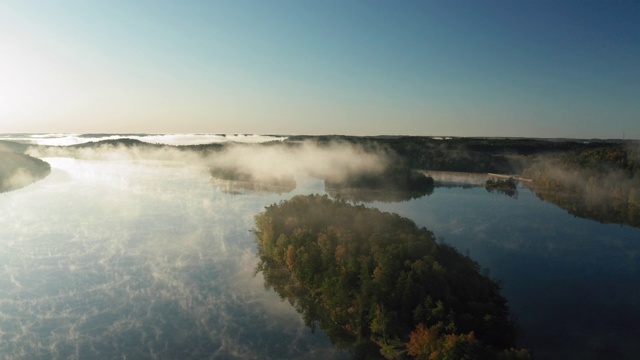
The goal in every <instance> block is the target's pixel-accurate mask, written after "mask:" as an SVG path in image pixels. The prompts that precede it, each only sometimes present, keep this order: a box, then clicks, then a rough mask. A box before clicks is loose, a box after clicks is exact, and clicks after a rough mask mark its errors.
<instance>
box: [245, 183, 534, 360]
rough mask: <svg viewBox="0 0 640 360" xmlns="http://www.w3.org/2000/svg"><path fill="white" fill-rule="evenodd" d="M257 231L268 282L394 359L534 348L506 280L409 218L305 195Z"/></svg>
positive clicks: (306, 313)
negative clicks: (524, 336)
mask: <svg viewBox="0 0 640 360" xmlns="http://www.w3.org/2000/svg"><path fill="white" fill-rule="evenodd" d="M255 234H256V239H257V243H258V251H259V257H260V263H259V265H258V267H257V269H256V271H259V272H262V273H263V275H264V278H265V282H266V285H267V286H268V287H273V288H274V289H275V290H276V291H277V292H278V293H279V294H280V296H281V297H282V298H286V299H288V300H289V301H290V302H291V303H292V305H294V306H295V307H296V309H297V310H298V311H299V312H300V313H301V314H302V315H303V318H304V319H305V322H306V323H307V325H309V326H315V325H319V326H320V327H322V328H323V329H324V330H325V331H326V332H327V334H329V336H330V337H331V338H332V340H333V341H334V342H335V343H337V344H338V345H340V344H342V345H345V346H346V345H353V344H363V343H367V342H373V343H375V344H377V346H378V347H379V349H380V353H381V354H382V355H384V357H386V358H394V359H401V358H405V357H407V356H410V357H415V358H419V359H462V358H469V359H495V358H504V359H528V358H529V355H528V352H527V351H526V350H515V349H513V346H514V345H515V341H516V334H515V329H514V324H513V323H512V321H511V320H510V319H509V311H508V307H507V304H506V300H505V299H504V297H502V296H501V295H500V288H499V286H498V284H496V283H495V282H494V281H493V280H491V279H490V278H488V277H487V276H484V275H482V274H481V269H480V266H479V265H478V264H477V263H476V262H474V261H473V260H472V259H470V258H469V257H468V256H464V255H462V254H460V253H459V252H458V251H456V250H455V249H454V248H452V247H451V246H448V245H446V244H443V243H438V242H436V239H435V237H434V235H433V234H432V233H431V232H430V231H428V230H427V229H425V228H422V229H420V228H418V227H417V226H416V225H415V223H413V222H412V221H410V220H408V219H406V218H402V217H400V216H398V215H394V214H389V213H384V212H381V211H379V210H377V209H371V208H367V207H365V206H363V205H358V206H354V205H351V204H349V203H347V202H345V201H332V200H330V199H329V197H328V196H326V195H325V196H319V195H308V196H295V197H293V198H292V199H291V200H289V201H283V202H280V203H279V204H274V205H271V206H269V207H267V208H266V210H265V211H264V212H262V213H260V214H259V215H257V216H256V229H255ZM361 348H366V346H361Z"/></svg>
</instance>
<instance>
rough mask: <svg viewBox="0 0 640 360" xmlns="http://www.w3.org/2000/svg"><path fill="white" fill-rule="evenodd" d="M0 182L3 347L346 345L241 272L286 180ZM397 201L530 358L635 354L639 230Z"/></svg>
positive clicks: (549, 214) (124, 171)
mask: <svg viewBox="0 0 640 360" xmlns="http://www.w3.org/2000/svg"><path fill="white" fill-rule="evenodd" d="M44 160H46V161H48V162H49V163H50V164H51V166H52V173H51V175H50V176H48V177H47V178H45V179H44V180H42V181H39V182H37V183H35V184H33V185H30V186H28V187H26V188H23V189H20V190H16V191H12V192H8V193H2V194H0V212H1V213H2V217H1V218H0V266H1V267H0V353H2V354H3V356H5V357H7V358H9V359H11V358H16V359H21V358H35V359H38V358H41V359H50V358H224V359H228V358H238V359H251V358H256V359H265V358H266V359H268V358H272V359H282V358H288V359H296V358H305V359H311V358H318V359H326V358H350V357H351V353H350V351H349V349H336V348H335V347H334V346H333V345H332V343H331V341H330V340H329V338H328V337H327V336H326V335H325V334H323V332H322V331H321V329H316V330H315V331H313V332H312V331H311V329H309V328H307V327H306V326H305V325H304V323H303V321H302V319H301V318H300V316H299V315H298V314H297V313H296V311H295V310H294V309H293V308H292V307H291V306H290V305H289V303H288V302H287V301H282V300H281V299H280V298H279V297H278V295H277V294H275V293H274V292H273V291H268V290H265V288H264V284H263V279H262V275H261V274H254V267H255V265H256V264H257V262H258V259H257V258H256V253H257V249H256V244H255V239H254V235H253V234H252V233H251V232H250V230H251V229H252V228H253V227H254V223H253V217H254V215H255V214H257V213H258V212H260V211H261V210H262V209H263V208H264V207H265V206H267V205H270V204H272V203H274V202H278V201H280V200H283V199H289V198H290V197H292V196H293V195H295V194H309V193H324V185H323V183H322V181H320V180H317V179H314V178H311V177H308V176H303V175H301V176H299V177H297V178H296V180H297V183H298V187H297V188H296V189H295V190H294V191H292V192H290V193H285V194H277V193H270V192H266V191H264V192H261V191H244V190H243V189H241V188H239V189H233V188H230V187H229V184H225V185H224V186H221V184H219V183H217V182H215V181H213V180H212V179H211V177H210V175H209V173H208V170H207V169H206V168H202V167H196V166H190V165H187V164H184V163H181V162H177V161H131V160H112V161H90V160H76V159H69V158H46V159H44ZM367 206H373V207H378V208H380V209H382V210H385V211H391V212H396V213H399V214H400V215H402V216H406V217H408V218H410V219H412V220H414V221H415V222H416V223H417V224H418V225H420V226H425V227H427V228H429V229H430V230H432V231H433V232H434V233H435V235H436V236H437V237H438V238H439V239H441V240H442V241H444V242H447V243H449V244H451V245H453V246H455V247H457V248H458V249H459V250H460V251H462V252H463V253H464V252H468V253H469V255H470V256H471V257H472V258H473V259H475V260H476V261H478V262H479V263H480V264H481V266H483V267H486V268H489V269H490V274H491V276H492V277H493V278H495V279H497V280H499V281H500V282H501V283H502V285H503V294H504V296H505V297H506V298H507V299H508V301H509V304H510V308H511V311H512V313H513V314H514V316H516V317H517V319H518V323H519V324H520V327H521V331H522V337H521V338H522V341H521V346H524V347H529V348H531V349H532V350H533V351H534V354H535V355H536V356H537V358H541V359H554V358H557V359H571V358H574V359H600V358H602V359H604V358H607V359H613V358H621V359H626V358H631V357H632V356H633V355H634V354H637V353H640V342H638V341H637V339H638V338H640V328H639V327H638V326H637V324H638V323H640V281H639V280H640V271H639V269H640V266H639V265H640V260H639V259H638V254H639V250H640V229H637V228H631V227H628V226H619V225H606V224H600V223H597V222H593V221H590V220H585V219H580V218H576V217H573V216H572V215H569V214H568V213H566V212H565V211H564V210H562V209H560V208H558V207H556V206H554V205H552V204H549V203H546V202H543V201H541V200H539V199H538V198H537V197H536V196H535V195H534V194H532V193H531V192H529V191H528V190H526V189H520V190H519V193H518V196H517V198H515V197H509V196H505V195H503V194H500V193H489V192H487V191H486V190H485V189H484V188H483V187H474V188H462V187H437V188H436V189H435V190H434V192H433V194H431V195H429V196H425V197H422V198H419V199H415V200H411V201H405V202H398V203H369V204H367Z"/></svg>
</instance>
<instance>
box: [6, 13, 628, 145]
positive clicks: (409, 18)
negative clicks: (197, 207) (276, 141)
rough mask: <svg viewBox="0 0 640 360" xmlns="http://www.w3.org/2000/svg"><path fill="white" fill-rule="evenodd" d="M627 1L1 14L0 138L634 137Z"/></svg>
mask: <svg viewBox="0 0 640 360" xmlns="http://www.w3.org/2000/svg"><path fill="white" fill-rule="evenodd" d="M639 39H640V2H638V1H604V0H603V1H590V0H574V1H563V0H556V1H551V0H549V1H547V0H536V1H533V0H508V1H507V0H505V1H462V0H459V1H457V0H453V1H444V0H442V1H435V0H434V1H429V0H424V1H391V0H388V1H379V0H366V1H349V0H346V1H334V0H322V1H320V0H306V1H300V0H297V1H295V0H291V1H283V0H274V1H265V0H235V1H213V0H211V1H163V0H153V1H151V0H136V1H130V0H110V1H102V0H89V1H87V0H55V1H54V0H46V1H45V0H40V1H37V0H0V133H14V132H36V133H53V132H60V133H247V134H251V133H259V134H310V135H314V134H349V135H425V136H498V137H500V136H518V137H570V138H622V137H623V134H624V136H625V138H635V139H640V41H639Z"/></svg>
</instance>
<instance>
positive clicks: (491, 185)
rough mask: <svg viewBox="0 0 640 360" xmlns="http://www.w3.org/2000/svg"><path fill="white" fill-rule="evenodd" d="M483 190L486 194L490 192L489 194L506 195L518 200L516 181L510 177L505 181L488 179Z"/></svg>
mask: <svg viewBox="0 0 640 360" xmlns="http://www.w3.org/2000/svg"><path fill="white" fill-rule="evenodd" d="M484 188H485V189H486V190H487V192H490V193H493V192H495V193H499V194H504V195H507V196H509V197H512V198H515V199H517V198H518V186H517V181H516V180H515V179H514V178H512V177H510V178H509V179H507V180H494V179H489V180H487V182H486V183H485V186H484Z"/></svg>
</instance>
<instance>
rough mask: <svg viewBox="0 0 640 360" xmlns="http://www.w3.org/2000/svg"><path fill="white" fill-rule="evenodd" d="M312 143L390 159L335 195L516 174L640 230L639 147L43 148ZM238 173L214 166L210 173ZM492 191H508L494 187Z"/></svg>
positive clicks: (336, 185) (567, 142) (574, 143)
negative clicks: (434, 176) (453, 176)
mask: <svg viewBox="0 0 640 360" xmlns="http://www.w3.org/2000/svg"><path fill="white" fill-rule="evenodd" d="M309 142H312V143H315V144H317V145H319V146H320V147H322V146H325V145H326V146H327V147H330V146H332V144H336V143H341V144H351V145H354V146H356V147H357V148H358V149H361V150H362V151H365V152H367V151H368V152H370V153H376V154H382V155H383V157H384V158H385V159H386V160H389V159H390V161H387V162H388V164H389V167H388V169H387V170H386V171H384V172H382V173H381V174H380V173H378V174H366V173H365V174H360V175H358V176H352V177H350V178H347V179H342V180H340V181H335V180H332V179H325V180H326V181H325V187H326V191H327V192H328V193H329V194H331V195H332V196H334V197H338V198H342V199H349V200H353V201H401V200H409V199H412V198H417V197H421V196H424V195H427V194H430V193H431V191H432V189H433V184H432V182H431V180H430V179H429V178H427V177H425V176H421V175H420V174H418V173H417V172H416V170H434V171H461V172H475V173H500V174H513V175H521V176H523V177H525V178H530V179H533V182H532V183H527V186H530V187H531V189H532V190H533V191H534V192H535V193H536V194H537V195H538V196H539V197H540V198H542V199H544V200H546V201H549V202H552V203H554V204H556V205H558V206H560V207H562V208H564V209H566V210H567V211H569V212H570V213H572V214H575V215H576V216H581V217H585V218H589V219H594V220H597V221H602V222H611V223H621V224H629V225H632V226H640V215H639V213H640V210H639V207H640V205H639V204H640V194H639V193H640V191H639V190H638V189H639V188H640V175H639V174H640V165H638V163H639V160H638V158H639V152H640V150H639V149H640V142H638V141H622V140H572V139H525V138H456V137H453V138H433V137H417V136H416V137H413V136H386V137H385V136H378V137H356V136H340V135H334V136H291V137H289V138H288V139H287V140H284V141H274V142H268V143H263V144H237V143H215V144H206V145H193V146H177V147H176V146H169V145H156V144H148V143H144V142H141V141H138V140H133V139H118V140H105V141H100V142H92V143H85V144H79V145H74V146H68V147H43V148H45V149H47V150H48V151H49V154H54V155H57V156H65V154H69V155H72V154H82V152H74V150H83V149H91V148H100V149H101V150H105V149H109V148H113V149H116V148H120V147H124V148H128V149H147V150H151V149H155V150H159V149H163V148H178V149H180V150H182V151H185V153H186V152H195V153H198V154H200V155H201V156H203V157H204V156H211V157H215V156H218V154H222V153H223V152H224V151H225V150H226V149H229V148H230V147H251V148H254V149H256V150H258V151H259V150H260V148H265V147H269V148H272V147H280V148H285V149H288V150H293V151H295V149H296V148H299V147H302V146H303V143H309ZM25 147H26V146H25V145H23V144H17V143H11V142H7V141H5V142H2V143H0V150H2V149H3V148H4V149H5V150H6V149H10V150H12V151H16V150H17V151H20V152H23V151H25ZM36 148H37V147H36ZM159 154H162V153H161V152H160V153H159ZM381 161H383V160H382V159H381ZM274 165H277V164H274ZM234 171H236V170H235V169H227V168H224V169H215V168H213V169H212V175H213V176H216V175H219V174H220V173H221V172H226V173H233V172H234ZM250 180H251V179H250ZM258 180H261V181H263V180H262V179H258ZM247 181H249V180H247ZM289 183H291V181H289ZM289 187H291V186H289ZM487 189H488V190H489V191H503V190H502V189H497V188H496V187H493V186H489V187H488V188H487ZM509 191H510V193H508V195H509V194H511V192H513V194H514V195H515V194H517V191H515V190H509Z"/></svg>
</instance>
